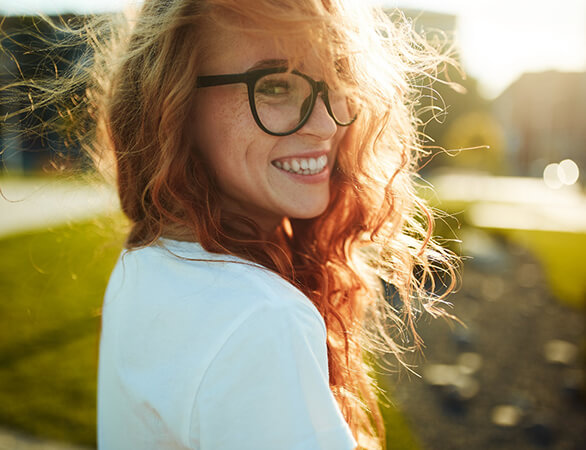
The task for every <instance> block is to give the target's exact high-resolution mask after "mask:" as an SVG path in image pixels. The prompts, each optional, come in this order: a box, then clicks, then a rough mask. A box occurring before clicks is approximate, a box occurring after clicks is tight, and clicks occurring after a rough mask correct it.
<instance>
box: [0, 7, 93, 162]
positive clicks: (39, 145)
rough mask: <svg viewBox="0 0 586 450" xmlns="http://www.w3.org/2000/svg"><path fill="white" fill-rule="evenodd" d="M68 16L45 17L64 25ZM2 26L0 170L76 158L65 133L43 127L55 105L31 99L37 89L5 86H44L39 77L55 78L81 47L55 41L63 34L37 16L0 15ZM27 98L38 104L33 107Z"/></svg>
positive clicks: (54, 113)
mask: <svg viewBox="0 0 586 450" xmlns="http://www.w3.org/2000/svg"><path fill="white" fill-rule="evenodd" d="M72 18H74V16H72V15H63V16H60V17H57V16H54V17H49V18H48V19H49V21H52V22H53V23H57V24H59V23H61V24H63V23H67V21H68V20H70V19H72ZM0 25H1V30H0V31H1V33H0V86H1V87H2V88H3V89H0V117H1V118H2V120H0V171H2V170H3V169H5V170H7V171H9V172H27V171H38V170H45V169H47V168H50V167H51V165H52V162H53V161H56V160H59V161H68V162H69V163H71V162H74V161H76V160H77V159H78V158H79V154H80V150H79V148H76V147H75V146H74V145H65V137H64V136H61V135H60V134H59V133H58V132H57V131H56V129H55V128H54V127H51V126H47V125H48V124H51V123H53V122H55V119H56V118H57V116H58V112H57V110H56V108H55V107H54V106H48V107H38V102H35V101H34V97H35V95H37V94H39V93H40V92H41V91H40V90H38V91H37V92H35V90H34V88H31V87H23V86H16V87H11V88H9V89H6V87H7V86H10V85H11V84H13V83H15V82H16V83H19V82H23V81H25V82H26V83H30V82H31V81H32V82H39V84H40V85H43V84H44V83H43V80H44V79H46V78H53V79H54V78H55V73H56V72H57V73H59V74H60V75H62V74H64V73H66V72H67V70H68V69H69V68H70V67H71V65H72V64H73V63H74V62H76V61H78V59H79V58H80V57H81V56H82V55H83V54H84V52H85V48H82V46H71V45H67V44H64V45H59V44H61V43H63V42H64V37H65V32H64V31H62V30H61V29H59V28H58V27H55V26H52V25H51V24H50V23H49V22H48V21H47V20H44V19H40V18H38V17H33V16H10V17H2V16H0ZM45 84H46V83H45ZM31 102H34V103H37V105H36V106H35V107H32V108H31ZM19 111H22V112H20V113H18V112H19ZM57 155H58V156H59V157H58V158H55V156H57ZM64 157H65V158H64ZM74 164H75V162H74Z"/></svg>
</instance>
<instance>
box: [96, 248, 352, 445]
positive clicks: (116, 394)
mask: <svg viewBox="0 0 586 450" xmlns="http://www.w3.org/2000/svg"><path fill="white" fill-rule="evenodd" d="M162 242H163V243H164V247H162V246H161V247H147V248H142V249H138V250H132V251H128V252H124V253H123V255H122V256H121V258H120V260H119V261H118V264H117V265H116V268H115V269H114V272H113V273H112V277H111V279H110V283H109V286H108V290H107V292H106V298H105V301H104V307H103V322H102V336H101V343H100V370H99V380H98V445H99V447H100V448H103V449H130V448H136V449H139V448H140V449H155V448H165V449H174V448H177V449H184V448H190V449H191V448H195V449H200V448H201V449H208V448H213V449H216V448H225V449H230V448H238V449H247V448H250V449H263V448H266V449H274V448H279V449H285V448H299V449H301V448H302V449H312V448H315V449H329V448H331V449H344V448H354V446H355V442H354V440H353V438H352V436H351V433H350V431H349V429H348V426H347V425H346V423H345V422H344V419H343V417H342V415H341V413H340V411H339V409H338V406H337V404H336V402H335V399H334V398H333V395H332V394H331V391H330V389H329V385H328V370H327V351H326V341H325V340H326V332H325V326H324V323H323V320H322V318H321V316H320V315H319V313H318V311H317V310H316V309H315V307H314V306H313V304H312V303H311V302H310V301H309V300H308V299H307V297H305V296H304V295H303V294H302V293H301V292H299V291H298V290H297V289H295V288H294V287H293V286H292V285H290V284H289V283H287V282H286V281H284V280H283V279H281V278H280V277H278V276H277V275H275V274H273V273H271V272H269V271H268V270H266V269H264V268H262V267H259V266H256V265H253V264H251V263H248V262H245V261H243V260H240V259H238V258H234V257H227V256H224V255H215V254H210V253H207V252H205V251H204V250H203V249H202V248H201V247H200V246H199V245H198V244H196V243H186V242H176V241H169V240H163V241H162ZM185 258H189V259H190V260H188V259H185Z"/></svg>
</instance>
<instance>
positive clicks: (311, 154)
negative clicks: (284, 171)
mask: <svg viewBox="0 0 586 450" xmlns="http://www.w3.org/2000/svg"><path fill="white" fill-rule="evenodd" d="M329 153H330V149H324V150H307V151H302V152H297V153H293V154H290V155H282V156H279V157H278V158H274V159H273V161H278V160H280V159H291V158H298V159H307V158H319V157H320V156H322V155H326V156H327V155H328V154H329Z"/></svg>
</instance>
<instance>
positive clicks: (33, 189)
mask: <svg viewBox="0 0 586 450" xmlns="http://www.w3.org/2000/svg"><path fill="white" fill-rule="evenodd" d="M118 208H119V206H118V201H117V197H116V193H115V192H114V190H113V189H112V188H110V187H108V186H106V185H103V184H98V183H85V182H82V181H76V180H71V181H65V180H55V179H51V178H46V179H28V178H24V179H11V178H0V238H1V237H2V236H6V235H9V234H13V233H20V232H23V231H29V230H34V229H40V228H46V227H49V226H55V225H60V224H62V223H67V222H70V221H78V220H83V219H89V218H91V217H93V216H95V215H97V214H101V213H106V212H114V211H116V210H118Z"/></svg>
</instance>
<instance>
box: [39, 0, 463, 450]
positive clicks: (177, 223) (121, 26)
mask: <svg viewBox="0 0 586 450" xmlns="http://www.w3.org/2000/svg"><path fill="white" fill-rule="evenodd" d="M218 27H219V28H220V29H221V28H224V29H230V30H237V31H240V32H242V33H248V34H250V35H253V36H260V37H266V38H270V39H273V40H274V42H275V44H276V45H277V46H278V48H279V49H282V50H283V53H284V54H285V55H288V57H289V65H290V67H295V66H296V65H297V64H299V63H300V62H301V61H302V60H303V59H304V58H306V57H307V56H308V55H310V56H311V58H312V60H313V59H315V60H317V61H319V63H320V64H321V68H322V71H323V74H324V75H323V76H324V79H325V80H326V82H327V83H328V84H329V85H330V86H335V87H336V88H338V89H343V90H344V91H345V92H346V93H347V95H348V98H350V99H351V100H352V102H353V103H354V104H355V105H356V107H357V108H358V110H359V114H358V117H357V119H356V121H355V122H354V123H353V124H352V125H351V126H350V127H349V129H348V130H347V133H346V135H345V137H344V139H343V141H342V142H341V144H340V147H339V149H338V157H337V161H336V165H335V169H334V171H333V173H332V176H331V181H330V183H331V190H330V192H331V193H332V194H331V198H330V202H329V205H328V207H327V209H326V211H325V212H323V213H322V214H321V215H319V216H318V217H315V218H312V219H295V218H284V219H283V220H282V222H281V224H280V225H279V226H278V227H277V229H276V230H274V232H273V233H272V234H271V235H268V236H267V235H266V234H263V233H262V232H261V230H260V229H259V228H258V227H257V225H256V224H255V223H254V222H253V221H252V220H250V219H249V218H247V217H242V216H238V215H234V214H230V213H228V212H227V211H224V210H222V207H221V204H222V203H221V201H220V200H221V195H222V193H221V191H220V190H219V188H218V183H217V180H215V179H214V178H213V175H212V174H211V173H212V172H211V171H209V170H208V168H207V167H206V163H205V161H204V158H203V157H201V155H200V152H199V151H198V149H197V148H194V145H193V142H192V138H191V137H190V134H189V133H188V132H187V130H188V128H189V123H188V121H189V120H192V117H191V110H192V105H193V101H194V97H195V96H196V95H197V88H196V84H195V80H196V78H197V76H198V74H199V68H200V66H201V63H202V61H204V60H205V59H206V58H207V57H208V56H209V54H210V43H211V39H213V36H214V35H215V34H214V32H213V31H214V30H215V29H218ZM70 31H71V30H70ZM78 33H79V36H82V37H83V39H85V41H86V42H87V43H89V45H90V47H91V48H92V52H91V64H90V65H89V68H88V63H87V58H86V59H85V60H84V61H85V63H84V64H85V66H83V67H81V68H78V69H76V70H74V71H73V72H72V73H71V76H70V77H69V85H68V87H67V89H70V90H71V89H72V88H74V87H77V86H79V85H81V84H83V85H85V86H86V87H87V90H86V94H85V96H84V101H80V100H78V101H77V103H76V104H77V108H79V107H83V108H84V109H85V110H86V111H87V112H88V114H89V115H88V117H89V118H90V120H89V121H87V120H86V121H83V120H81V119H76V122H75V123H76V124H77V129H78V130H80V129H82V128H83V129H84V133H86V131H87V130H85V128H86V126H87V127H88V129H89V133H86V134H85V138H86V139H85V140H84V142H85V145H86V148H87V149H88V151H89V152H90V153H91V154H92V155H93V156H94V159H95V161H96V164H97V166H98V167H99V168H101V169H104V170H105V171H108V170H110V171H112V172H113V173H114V176H115V179H116V182H117V187H118V192H119V197H120V202H121V206H122V210H123V212H124V213H125V215H126V216H127V217H128V218H129V220H130V224H131V230H130V233H129V236H128V239H127V243H126V245H127V247H128V248H137V247H142V246H147V245H151V244H153V243H155V242H156V241H157V239H158V238H159V237H161V236H167V237H174V236H181V237H182V238H183V239H189V240H193V241H196V242H199V243H200V244H201V245H202V247H203V248H204V249H206V250H207V251H210V252H215V253H221V254H230V255H236V256H240V257H242V258H244V259H246V260H249V261H253V262H256V263H260V264H262V265H264V266H265V267H267V268H269V269H270V270H273V271H274V272H276V273H278V274H279V275H280V276H282V277H283V278H284V279H286V280H287V281H289V282H291V283H292V284H293V285H295V286H296V287H298V288H299V289H300V290H301V291H302V292H304V293H305V294H306V295H307V297H308V298H309V299H310V300H311V301H312V302H313V303H314V304H315V306H316V307H317V309H318V310H319V312H320V313H321V315H322V316H323V318H324V321H325V324H326V328H327V348H328V364H329V377H330V379H329V382H330V387H331V389H332V392H333V394H334V395H335V397H336V399H337V401H338V403H339V405H340V408H341V411H342V413H343V415H344V417H345V419H346V420H347V422H348V424H349V425H350V427H351V429H352V431H353V433H354V435H355V437H356V438H357V440H358V443H359V445H360V446H361V447H363V448H378V447H381V446H383V447H384V427H383V424H382V420H381V416H380V412H379V410H378V406H377V391H376V386H375V383H374V381H373V379H372V377H371V376H370V372H369V367H368V365H367V364H366V360H367V358H366V357H367V356H368V353H370V352H381V351H383V352H390V353H392V354H394V355H396V356H397V357H398V359H399V360H400V361H402V358H401V355H402V353H404V352H405V351H408V350H410V349H412V348H414V347H417V345H418V344H420V339H419V337H418V335H417V333H416V332H415V329H414V322H415V320H416V318H417V316H418V315H419V313H420V312H421V311H422V310H425V311H427V312H429V313H431V314H432V315H439V314H441V313H442V310H441V304H442V302H443V298H444V297H445V295H447V292H449V291H450V290H451V288H452V287H453V284H454V269H453V267H454V264H455V263H454V259H453V258H452V257H451V256H450V254H449V253H448V252H447V251H445V250H443V249H442V248H441V247H440V246H439V245H437V244H436V243H434V241H433V239H432V229H433V219H432V213H431V211H430V209H429V208H427V207H426V206H425V204H424V202H423V201H422V200H421V199H420V198H419V197H418V194H417V191H416V181H417V179H416V176H415V171H416V169H417V166H418V162H419V160H420V158H421V156H422V155H425V154H426V152H427V150H426V149H425V148H423V146H422V141H423V139H422V136H421V134H420V132H419V129H420V126H421V121H420V120H419V119H418V114H417V105H418V99H419V97H420V93H421V86H424V85H429V83H430V82H432V81H434V80H436V79H437V76H438V73H439V72H440V71H441V70H443V68H445V66H446V64H450V62H451V60H450V58H449V56H447V55H446V53H445V52H443V51H442V50H441V49H438V48H437V46H433V45H431V44H430V43H428V41H427V40H426V39H424V38H423V37H421V36H419V35H417V34H416V33H415V32H414V31H413V29H412V26H411V24H410V23H409V21H408V20H406V19H405V18H404V16H402V15H401V14H400V13H398V12H395V13H394V14H393V15H391V17H389V15H388V14H386V13H384V12H383V11H381V10H377V9H370V8H367V7H365V6H364V5H363V4H362V3H361V2H360V1H359V0H254V1H251V0H145V1H144V4H143V5H142V7H141V9H140V11H138V12H137V14H134V15H133V14H126V15H122V16H112V17H99V18H95V19H94V20H93V21H92V22H90V23H89V24H87V23H86V24H84V25H83V26H82V27H81V28H79V29H78ZM79 36H78V37H79ZM66 84H67V83H66ZM66 84H63V85H62V86H65V85H66ZM64 91H66V88H65V87H62V88H61V93H62V92H64ZM53 92H56V91H53ZM49 97H50V96H49ZM53 97H54V96H53ZM45 98H46V100H45V101H46V102H50V101H51V98H48V96H45ZM53 100H54V99H53ZM66 115H67V114H66ZM72 116H76V117H77V116H79V114H72ZM88 124H89V125H88ZM82 125H83V126H82ZM438 271H442V273H447V274H448V276H447V277H443V278H442V279H443V281H442V284H443V286H441V289H436V286H435V284H436V280H437V279H438V276H437V272H438ZM446 278H447V280H448V281H446V280H445V279H446ZM389 286H391V287H392V288H391V289H388V287H389ZM389 291H392V292H393V295H394V296H395V297H396V298H395V299H394V301H393V302H389V301H388V298H385V293H387V294H388V293H389ZM436 291H439V292H440V293H436ZM387 296H388V295H387ZM399 305H400V306H399Z"/></svg>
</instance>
